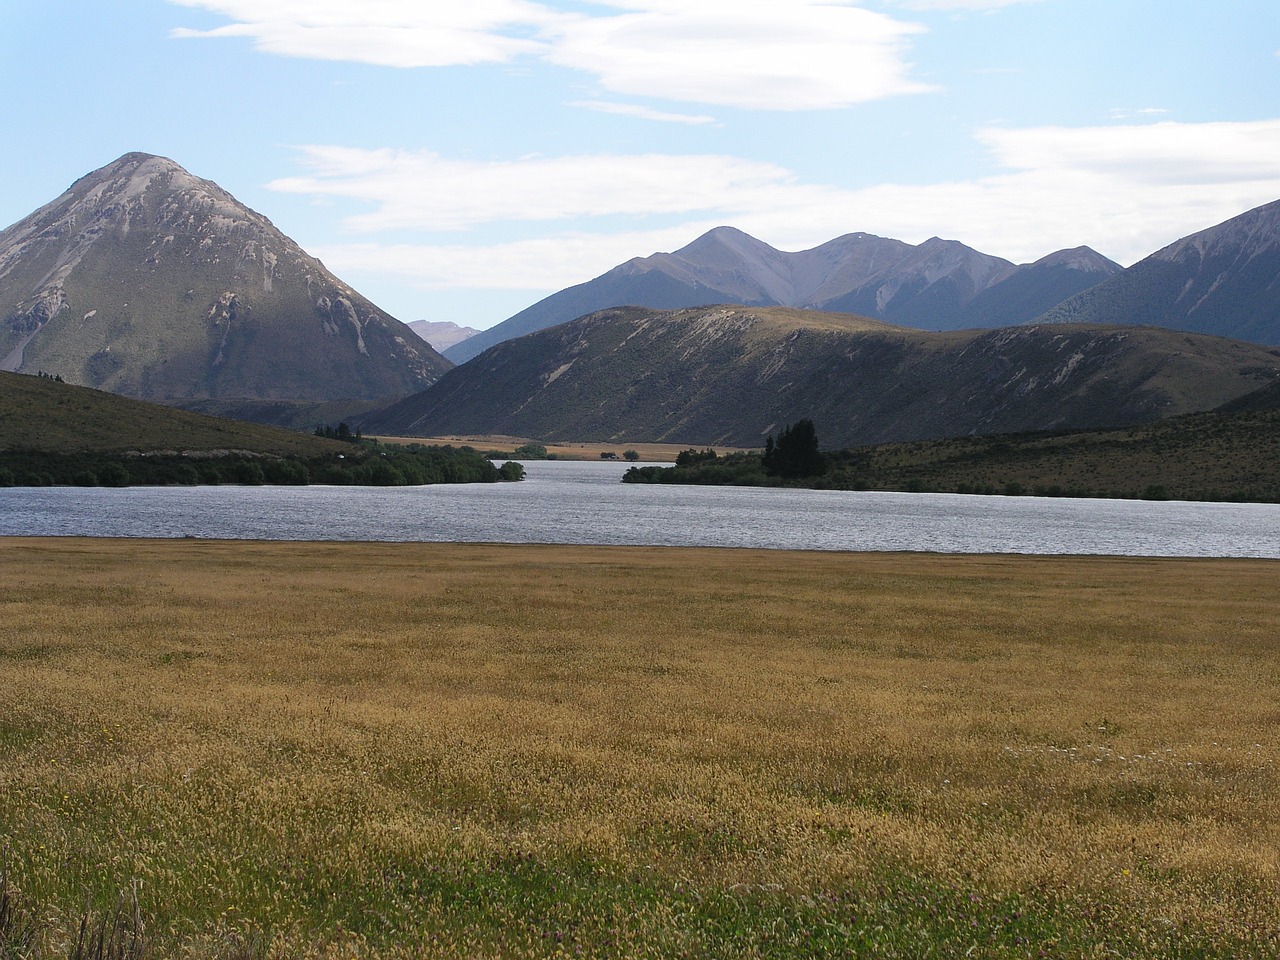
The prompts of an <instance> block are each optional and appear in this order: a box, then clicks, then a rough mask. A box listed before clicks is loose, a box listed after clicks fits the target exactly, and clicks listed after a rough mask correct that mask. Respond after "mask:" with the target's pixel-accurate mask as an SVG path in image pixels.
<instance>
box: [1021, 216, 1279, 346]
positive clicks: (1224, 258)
mask: <svg viewBox="0 0 1280 960" xmlns="http://www.w3.org/2000/svg"><path fill="white" fill-rule="evenodd" d="M1037 322H1039V323H1125V324H1151V325H1154V326H1159V327H1170V328H1173V329H1176V330H1192V331H1195V332H1197V333H1208V334H1213V335H1214V336H1219V337H1232V338H1234V339H1237V340H1249V341H1251V342H1253V343H1263V344H1280V200H1277V201H1275V202H1273V203H1268V204H1266V205H1265V206H1261V207H1257V208H1255V209H1253V210H1250V211H1248V212H1247V213H1243V214H1241V215H1240V216H1238V217H1233V218H1232V219H1230V220H1227V221H1226V222H1225V223H1220V224H1218V225H1217V226H1215V227H1210V228H1209V229H1207V230H1202V231H1200V232H1199V233H1193V234H1192V235H1191V236H1189V237H1184V238H1183V239H1181V240H1178V241H1176V242H1175V243H1171V244H1169V246H1167V247H1165V248H1164V249H1162V250H1157V251H1156V252H1155V253H1153V254H1152V255H1151V256H1149V257H1147V258H1146V259H1145V260H1141V261H1139V262H1138V263H1135V264H1134V265H1133V266H1132V267H1130V268H1129V269H1127V270H1125V271H1124V272H1122V273H1119V274H1117V275H1116V276H1114V277H1112V278H1111V279H1109V280H1107V281H1106V282H1105V283H1102V284H1099V285H1098V286H1096V287H1094V288H1093V289H1091V290H1088V291H1085V292H1083V293H1080V294H1077V295H1076V296H1074V297H1072V298H1071V299H1069V300H1067V301H1065V302H1064V303H1062V304H1059V305H1058V306H1057V307H1055V308H1053V309H1052V310H1049V311H1048V312H1046V313H1045V314H1044V315H1043V316H1041V317H1040V318H1039V319H1038V320H1037Z"/></svg>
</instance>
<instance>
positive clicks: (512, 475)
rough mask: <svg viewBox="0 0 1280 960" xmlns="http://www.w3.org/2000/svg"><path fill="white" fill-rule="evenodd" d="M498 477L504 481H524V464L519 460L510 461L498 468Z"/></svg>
mask: <svg viewBox="0 0 1280 960" xmlns="http://www.w3.org/2000/svg"><path fill="white" fill-rule="evenodd" d="M498 477H499V478H500V479H502V480H509V481H514V480H523V479H524V464H522V463H520V462H519V461H518V460H508V461H507V462H506V463H504V464H503V465H502V466H500V467H499V468H498Z"/></svg>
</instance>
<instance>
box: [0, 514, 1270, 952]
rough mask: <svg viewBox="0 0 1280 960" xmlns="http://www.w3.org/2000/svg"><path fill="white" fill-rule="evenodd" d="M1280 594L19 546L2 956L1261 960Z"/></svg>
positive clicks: (885, 575)
mask: <svg viewBox="0 0 1280 960" xmlns="http://www.w3.org/2000/svg"><path fill="white" fill-rule="evenodd" d="M1278 575H1280V564H1277V563H1276V562H1274V561H1232V560H1143V559H1110V558H1054V557H1002V556H982V557H971V556H935V555H889V554H830V553H788V552H772V551H733V550H702V549H697V550H694V549H682V550H664V549H655V548H604V547H544V546H503V545H452V544H350V543H348V544H342V543H330V544H309V543H252V542H209V541H199V540H174V541H108V540H69V539H68V540H59V539H41V540H37V539H8V540H3V541H0V850H2V854H0V857H2V859H0V871H2V873H3V879H2V880H0V957H37V956H41V957H67V956H106V957H117V958H125V957H190V958H220V960H221V958H228V960H229V958H237V960H239V958H258V957H261V958H268V957H270V958H276V957H279V958H284V957H289V958H293V957H316V958H364V957H550V956H566V955H567V956H585V957H655V958H656V957H699V958H702V957H706V958H720V957H723V958H738V957H752V956H758V957H771V958H774V957H849V956H858V957H960V956H977V957H1081V956H1123V957H1241V956H1244V957H1247V956H1257V957H1271V956H1275V955H1277V953H1280V897H1278V896H1277V894H1280V856H1278V853H1280V777H1278V775H1277V769H1276V761H1277V758H1278V757H1280V738H1278V737H1277V725H1278V723H1280V669H1278V665H1280V659H1278V658H1277V651H1276V643H1277V640H1276V632H1277V631H1276V625H1277V623H1280V594H1278V593H1277V591H1276V589H1275V587H1276V583H1277V582H1278ZM95 950H96V951H97V952H96V953H95V952H94V951H95Z"/></svg>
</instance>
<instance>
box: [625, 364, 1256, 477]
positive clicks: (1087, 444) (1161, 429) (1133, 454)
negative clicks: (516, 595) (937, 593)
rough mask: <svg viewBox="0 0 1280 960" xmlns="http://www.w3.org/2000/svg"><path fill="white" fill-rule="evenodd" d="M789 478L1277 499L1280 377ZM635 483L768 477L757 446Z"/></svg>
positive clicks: (646, 473) (885, 448)
mask: <svg viewBox="0 0 1280 960" xmlns="http://www.w3.org/2000/svg"><path fill="white" fill-rule="evenodd" d="M826 459H827V470H826V472H825V473H824V474H822V475H820V476H816V477H810V478H806V479H796V480H789V481H786V483H787V484H789V485H792V486H803V487H819V488H825V489H849V490H905V491H935V492H939V493H1000V494H1038V495H1049V496H1095V497H1128V498H1141V497H1146V498H1153V499H1176V500H1241V501H1253V502H1280V385H1273V386H1270V387H1266V388H1263V389H1262V390H1260V391H1256V392H1255V393H1253V394H1250V395H1248V396H1247V397H1244V398H1242V399H1241V400H1238V401H1235V402H1234V403H1233V404H1231V405H1229V406H1228V407H1227V408H1224V409H1223V410H1221V411H1214V412H1210V413H1198V414H1187V415H1185V416H1181V417H1173V418H1170V419H1168V420H1160V421H1157V422H1155V423H1149V424H1142V425H1139V426H1134V427H1126V428H1121V429H1116V430H1099V431H1085V432H1076V433H1033V434H1004V435H996V436H985V437H959V438H952V439H946V440H932V441H926V442H920V443H898V444H883V445H878V446H870V447H861V448H855V449H845V450H840V451H836V452H832V453H828V454H827V455H826ZM628 479H629V480H631V481H633V482H658V483H710V484H714V483H728V484H746V485H755V484H766V483H767V484H775V483H778V484H780V483H782V481H780V480H777V479H775V478H770V477H766V476H765V474H764V467H763V465H762V463H761V461H760V457H759V456H758V455H753V454H744V455H737V456H731V457H722V458H719V459H717V460H714V461H710V460H708V461H703V462H701V463H698V464H696V465H694V466H691V467H687V468H642V469H640V470H637V471H632V472H630V473H629V474H628Z"/></svg>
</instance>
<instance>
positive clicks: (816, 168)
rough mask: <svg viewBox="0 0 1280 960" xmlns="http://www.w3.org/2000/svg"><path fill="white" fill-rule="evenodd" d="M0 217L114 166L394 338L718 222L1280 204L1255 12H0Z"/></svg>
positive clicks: (992, 250)
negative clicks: (317, 283)
mask: <svg viewBox="0 0 1280 960" xmlns="http://www.w3.org/2000/svg"><path fill="white" fill-rule="evenodd" d="M0 60H2V62H3V64H4V67H3V70H0V102H2V103H3V104H4V109H3V112H2V113H0V122H2V123H3V124H4V128H5V137H4V144H5V145H4V148H3V150H0V184H3V187H2V188H0V226H3V225H8V224H11V223H14V222H16V221H18V220H20V219H21V218H22V217H24V216H26V215H27V214H29V213H31V212H32V211H34V210H35V209H36V208H38V207H39V206H41V205H43V204H45V203H47V202H49V201H51V200H53V199H54V198H55V197H57V196H58V195H59V194H60V193H62V192H63V191H64V190H65V189H66V188H67V187H68V186H70V184H71V183H72V182H73V181H74V180H76V179H77V178H78V177H81V176H83V175H84V174H86V173H89V172H90V171H92V170H94V169H97V168H98V167H101V166H103V165H105V164H107V163H110V162H111V161H112V160H114V159H116V158H117V157H119V156H120V155H122V154H124V153H128V152H130V151H135V150H139V151H144V152H147V153H154V154H159V155H161V156H166V157H169V158H171V159H173V160H175V161H177V162H178V163H179V164H181V165H182V166H184V167H185V168H186V169H187V170H189V171H190V172H191V173H193V174H195V175H196V176H199V177H204V178H206V179H209V180H213V181H215V182H216V183H218V184H220V185H221V186H222V187H224V188H225V189H227V190H229V191H230V192H231V193H232V194H233V195H235V196H236V197H237V198H238V199H239V200H240V201H241V202H243V203H245V204H247V205H248V206H250V207H252V208H253V209H255V210H257V211H258V212H259V213H262V214H264V215H266V216H267V217H268V218H270V219H271V220H272V221H273V222H274V223H275V224H276V226H277V227H279V228H280V229H281V230H283V231H284V232H285V233H286V234H288V235H289V236H291V237H293V239H294V240H296V241H298V242H299V243H300V244H301V245H302V246H303V247H304V248H305V249H306V250H307V251H308V252H310V253H312V254H313V255H315V256H318V257H319V258H320V259H321V260H323V261H324V263H325V265H326V266H328V267H329V268H330V269H331V270H333V271H334V272H335V273H336V274H337V275H338V276H339V277H341V278H342V279H343V280H345V281H346V282H347V283H349V284H351V285H352V286H353V287H355V288H356V289H358V290H359V291H360V292H361V293H363V294H364V295H365V296H367V297H369V299H371V300H373V301H374V302H375V303H377V304H378V305H379V306H381V307H383V308H384V309H386V310H387V311H389V312H390V313H392V314H393V315H394V316H396V317H398V318H399V319H401V320H404V321H406V322H408V321H412V320H420V319H425V320H436V321H442V320H448V321H453V322H455V323H458V324H460V325H463V326H471V327H475V328H478V329H484V328H487V327H490V326H492V325H493V324H495V323H498V322H500V321H502V320H504V319H506V318H507V317H509V316H511V315H512V314H514V313H516V312H518V311H519V310H521V309H523V308H524V307H526V306H529V305H530V304H532V303H535V302H536V301H538V300H539V299H541V298H542V297H544V296H546V295H548V294H550V293H553V292H555V291H557V290H560V289H562V288H564V287H566V286H570V285H572V284H575V283H581V282H584V281H586V280H590V279H591V278H593V277H595V276H598V275H599V274H601V273H604V272H605V271H607V270H608V269H610V268H611V267H613V266H615V265H616V264H619V263H622V262H624V261H626V260H629V259H631V258H632V257H642V256H648V255H649V254H652V253H655V252H658V251H673V250H676V249H678V248H680V247H682V246H684V245H685V244H687V243H689V242H691V241H692V240H694V239H695V238H696V237H698V236H699V235H701V234H702V233H704V232H706V231H707V230H709V229H711V228H713V227H716V226H720V225H729V226H734V227H737V228H739V229H741V230H744V231H746V232H747V233H749V234H751V235H752V236H755V237H757V238H758V239H760V240H763V241H765V242H766V243H769V244H771V245H773V246H774V247H777V248H778V249H781V250H802V249H808V248H810V247H814V246H817V245H818V244H820V243H823V242H825V241H827V240H830V239H832V238H834V237H837V236H840V235H842V234H846V233H855V232H865V233H872V234H877V235H880V236H885V237H894V238H896V239H900V240H905V241H908V242H910V243H920V242H923V241H924V240H927V239H929V238H930V237H933V236H940V237H944V238H946V239H951V240H959V241H961V242H962V243H965V244H968V245H969V246H971V247H975V248H976V249H978V250H981V251H982V252H984V253H988V254H992V255H995V256H1000V257H1005V258H1007V259H1009V260H1012V261H1014V262H1016V263H1026V262H1031V261H1033V260H1036V259H1039V258H1040V257H1042V256H1045V255H1046V254H1049V253H1051V252H1053V251H1055V250H1059V249H1062V248H1067V247H1075V246H1080V245H1087V246H1090V247H1093V248H1094V249H1095V250H1097V251H1098V252H1100V253H1102V254H1104V255H1106V256H1108V257H1111V258H1112V259H1113V260H1116V261H1118V262H1119V263H1121V264H1123V265H1125V266H1128V265H1130V264H1132V263H1134V262H1136V261H1137V260H1139V259H1141V258H1142V257H1144V256H1146V255H1147V254H1149V253H1151V252H1153V251H1155V250H1156V249H1158V248H1160V247H1162V246H1164V245H1166V244H1168V243H1171V242H1172V241H1174V240H1176V239H1178V238H1180V237H1182V236H1185V235H1187V234H1189V233H1193V232H1195V231H1197V230H1201V229H1204V228H1206V227H1209V226H1212V225H1213V224H1216V223H1219V222H1221V221H1223V220H1226V219H1228V218H1230V217H1232V216H1235V215H1237V214H1239V213H1242V212H1244V211H1245V210H1248V209H1251V208H1253V207H1256V206H1259V205H1261V204H1263V203H1268V202H1271V201H1273V200H1277V199H1280V4H1277V3H1276V2H1275V0H1224V2H1222V3H1206V2H1204V0H0Z"/></svg>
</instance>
